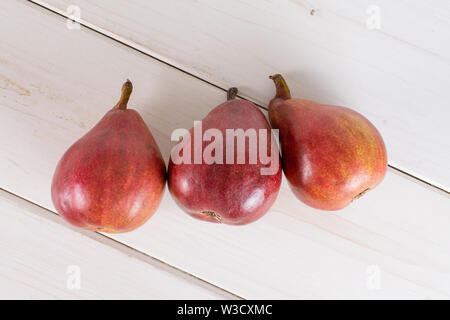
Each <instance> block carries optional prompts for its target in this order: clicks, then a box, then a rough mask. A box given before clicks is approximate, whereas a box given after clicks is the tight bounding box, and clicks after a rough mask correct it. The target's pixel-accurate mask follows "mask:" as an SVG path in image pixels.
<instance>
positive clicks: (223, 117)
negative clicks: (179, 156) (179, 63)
mask: <svg viewBox="0 0 450 320" xmlns="http://www.w3.org/2000/svg"><path fill="white" fill-rule="evenodd" d="M236 93H237V89H235V88H231V89H230V90H229V92H228V101H227V102H224V103H222V104H220V105H218V106H217V107H215V108H214V109H213V110H212V111H211V112H210V113H209V114H208V115H207V116H206V117H205V118H204V119H203V120H202V122H201V126H202V127H201V131H200V134H201V136H202V137H203V136H204V134H205V133H207V132H208V130H209V129H216V130H217V131H219V133H221V135H222V136H223V140H222V141H223V145H222V147H220V149H219V148H218V149H217V150H220V151H222V156H219V155H218V154H219V153H216V151H214V153H213V152H211V155H213V156H214V157H215V156H217V157H218V158H219V159H221V162H222V163H219V161H216V162H214V163H212V161H211V160H212V156H208V153H202V150H203V151H205V150H206V148H207V147H208V146H210V147H211V144H210V143H212V141H215V142H216V141H217V140H216V138H215V139H214V140H212V139H211V142H209V141H203V140H202V141H200V142H199V143H198V145H196V144H195V142H194V140H195V139H194V138H193V139H191V140H190V141H189V140H187V141H188V142H187V143H186V139H187V138H186V136H185V137H184V138H183V143H186V144H185V145H188V146H189V145H190V150H191V151H190V152H189V151H186V153H187V154H188V156H187V157H188V158H189V159H190V160H193V159H194V160H195V152H196V150H197V151H198V150H200V158H201V163H195V162H193V161H191V162H190V164H189V163H186V162H183V163H175V161H174V150H173V151H172V155H171V158H170V161H169V168H168V186H169V190H170V192H171V194H172V196H173V198H174V199H175V201H176V202H177V204H178V205H179V206H180V207H181V208H182V209H183V210H184V211H186V212H187V213H188V214H190V215H191V216H193V217H194V218H197V219H201V220H205V221H210V222H216V223H224V224H230V225H243V224H248V223H250V222H253V221H255V220H257V219H259V218H260V217H261V216H263V215H264V214H265V213H266V212H267V211H268V210H269V208H270V207H271V206H272V204H273V202H274V201H275V199H276V197H277V194H278V191H279V189H280V184H281V170H282V169H281V161H280V156H279V151H278V148H277V146H276V142H275V140H274V139H272V137H271V129H270V126H269V123H268V122H267V120H266V118H265V116H264V114H263V113H262V112H261V110H260V109H259V108H258V107H257V106H255V105H254V104H253V103H251V102H248V101H244V100H233V98H234V96H235V95H236ZM194 128H196V129H198V130H200V129H199V127H198V126H197V127H195V126H194ZM194 128H192V129H191V130H190V132H189V135H187V136H190V137H194V136H195V129H194ZM227 129H232V130H233V129H243V131H244V132H247V130H248V129H254V130H255V132H258V131H259V130H261V131H264V132H266V134H267V140H265V143H264V142H261V141H264V140H262V139H261V138H260V137H259V136H258V143H257V144H252V143H250V139H247V140H246V143H245V148H244V147H242V148H238V142H237V138H233V139H231V140H229V141H228V140H227V139H226V136H227V133H226V131H227ZM250 131H251V130H250ZM231 141H234V143H231ZM260 143H261V145H260ZM255 145H256V146H255ZM241 146H244V145H243V144H242V145H241ZM231 149H232V150H234V151H233V154H232V156H233V157H232V156H230V158H229V160H230V161H229V162H227V159H226V156H227V152H229V150H231ZM255 151H256V152H257V153H258V155H259V154H260V152H264V153H265V154H266V155H268V156H269V157H270V158H271V159H273V160H272V161H273V162H270V164H264V163H267V161H265V160H264V161H261V158H260V157H259V156H258V159H257V161H253V162H251V161H250V159H251V154H252V152H255ZM183 153H184V151H183ZM202 155H203V157H202ZM240 157H242V158H241V160H242V159H245V163H243V164H242V161H241V163H239V161H238V159H239V158H240ZM208 163H209V164H208ZM263 168H265V169H269V170H268V171H270V174H262V171H261V169H263ZM266 173H267V172H266Z"/></svg>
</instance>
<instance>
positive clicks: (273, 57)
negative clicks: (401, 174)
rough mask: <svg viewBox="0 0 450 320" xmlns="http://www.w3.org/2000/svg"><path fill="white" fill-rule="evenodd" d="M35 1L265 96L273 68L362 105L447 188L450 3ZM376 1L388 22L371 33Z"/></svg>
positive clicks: (419, 172)
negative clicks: (72, 8)
mask: <svg viewBox="0 0 450 320" xmlns="http://www.w3.org/2000/svg"><path fill="white" fill-rule="evenodd" d="M35 2H39V3H43V4H45V5H47V6H50V7H52V8H55V9H56V10H60V12H65V11H66V10H67V8H68V7H69V5H76V6H78V7H79V8H80V9H81V19H82V21H83V22H85V23H86V24H88V25H89V26H91V27H92V28H94V29H96V30H99V31H101V32H103V33H106V34H108V35H110V36H112V37H114V38H117V39H120V40H121V41H123V42H125V43H128V44H130V45H132V46H134V47H137V48H139V49H140V50H143V51H144V52H147V53H149V54H151V55H153V56H156V57H158V58H161V59H162V60H164V61H167V62H169V63H171V64H173V65H176V66H178V67H180V68H182V69H183V70H187V71H189V72H191V73H193V74H196V75H199V76H200V77H202V78H204V79H207V80H208V81H210V82H212V83H215V84H218V85H220V86H222V87H224V88H228V87H230V86H238V87H239V88H240V92H241V93H242V94H243V95H245V96H246V97H249V98H250V99H252V100H254V101H257V102H259V103H261V104H263V105H267V103H268V101H269V99H271V98H272V97H273V93H274V90H273V84H272V83H271V82H270V81H269V80H268V76H269V75H270V74H273V73H282V74H284V75H285V76H286V78H287V80H288V82H289V84H290V86H291V92H293V93H294V94H295V95H296V96H301V97H304V98H309V99H312V100H315V101H318V102H322V103H329V104H339V105H345V106H350V107H353V108H355V109H356V110H358V111H360V112H362V113H363V114H364V115H365V116H367V117H368V118H369V119H370V120H371V121H373V122H374V123H375V125H376V126H377V127H378V128H379V129H380V130H381V132H382V134H383V136H384V138H385V141H386V144H387V149H388V154H389V163H390V164H391V165H393V166H395V167H397V168H399V169H401V170H403V171H406V172H408V173H410V174H412V175H414V176H417V177H419V178H421V179H423V180H425V181H428V182H430V183H432V184H434V185H436V186H438V187H440V188H443V189H445V190H447V191H450V170H448V164H449V163H450V139H448V137H449V136H450V126H449V125H448V119H449V118H450V108H448V104H449V101H450V90H448V84H449V83H450V43H449V42H448V41H446V40H445V39H448V38H449V34H450V2H448V1H446V0H434V1H422V0H410V1H391V0H346V1H335V0H308V1H306V0H305V1H304V0H269V1H260V0H240V1H238V0H233V1H221V0H196V1H192V0H189V1H186V0H175V1H165V0H156V1H150V2H149V1H146V0H113V1H111V0H96V1H90V0H89V1H88V0H38V1H35ZM374 6H376V7H378V8H379V12H380V16H379V17H380V29H372V30H370V29H368V28H367V26H366V24H367V20H368V18H369V16H370V15H371V13H370V12H373V11H370V10H371V9H370V8H373V7H374ZM312 9H314V12H315V14H314V15H311V14H310V12H311V10H312ZM368 10H369V11H368ZM372 10H373V9H372ZM443 168H447V170H445V169H444V170H443Z"/></svg>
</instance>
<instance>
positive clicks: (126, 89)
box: [114, 79, 133, 110]
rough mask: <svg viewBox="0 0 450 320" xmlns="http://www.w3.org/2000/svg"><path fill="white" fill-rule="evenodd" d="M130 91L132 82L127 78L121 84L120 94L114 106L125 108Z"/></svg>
mask: <svg viewBox="0 0 450 320" xmlns="http://www.w3.org/2000/svg"><path fill="white" fill-rule="evenodd" d="M131 92H133V84H132V83H131V81H130V80H129V79H127V81H126V82H125V83H124V84H123V86H122V96H121V97H120V100H119V102H117V105H116V106H115V107H114V108H115V109H121V110H125V109H126V108H127V104H128V100H130V96H131Z"/></svg>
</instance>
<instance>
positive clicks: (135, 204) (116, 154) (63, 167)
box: [52, 80, 166, 233]
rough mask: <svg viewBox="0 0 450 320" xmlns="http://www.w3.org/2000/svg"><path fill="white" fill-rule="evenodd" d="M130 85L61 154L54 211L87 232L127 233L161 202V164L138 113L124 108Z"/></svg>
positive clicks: (53, 191)
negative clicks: (92, 125)
mask: <svg viewBox="0 0 450 320" xmlns="http://www.w3.org/2000/svg"><path fill="white" fill-rule="evenodd" d="M132 88H133V87H132V84H131V82H130V81H129V80H128V81H127V82H126V83H125V84H124V85H123V87H122V97H121V99H120V101H119V102H118V103H117V105H116V106H115V107H114V108H113V109H111V110H110V111H108V112H107V113H106V114H105V116H104V117H103V118H102V119H101V120H100V121H99V122H98V123H97V124H96V125H95V126H94V127H93V128H92V129H91V130H90V131H89V132H88V133H86V134H85V135H84V136H83V137H82V138H81V139H80V140H78V141H77V142H75V143H74V144H73V145H72V146H71V147H70V148H69V149H68V150H67V151H66V153H65V154H64V155H63V157H62V159H61V160H60V161H59V163H58V166H57V168H56V171H55V174H54V176H53V183H52V200H53V204H54V205H55V207H56V210H57V211H58V213H59V214H60V215H61V216H62V217H63V218H64V219H65V220H67V221H68V222H70V223H71V224H73V225H75V226H78V227H82V228H85V229H88V230H95V231H103V232H111V233H117V232H127V231H131V230H133V229H135V228H137V227H139V226H141V225H142V224H143V223H144V222H146V221H147V220H148V219H149V218H150V217H151V216H152V215H153V213H154V212H155V211H156V209H157V208H158V205H159V203H160V201H161V198H162V195H163V191H164V185H165V181H166V168H165V164H164V160H163V159H162V156H161V153H160V151H159V148H158V145H157V144H156V142H155V139H154V138H153V136H152V134H151V132H150V130H149V129H148V127H147V126H146V124H145V122H144V120H143V119H142V118H141V116H140V115H139V113H138V112H137V111H135V110H132V109H127V103H128V99H129V97H130V95H131V91H132Z"/></svg>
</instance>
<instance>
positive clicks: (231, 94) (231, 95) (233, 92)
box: [227, 87, 238, 101]
mask: <svg viewBox="0 0 450 320" xmlns="http://www.w3.org/2000/svg"><path fill="white" fill-rule="evenodd" d="M237 94H238V89H237V88H236V87H232V88H230V89H228V91H227V101H230V100H233V99H235V98H236V95H237Z"/></svg>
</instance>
